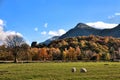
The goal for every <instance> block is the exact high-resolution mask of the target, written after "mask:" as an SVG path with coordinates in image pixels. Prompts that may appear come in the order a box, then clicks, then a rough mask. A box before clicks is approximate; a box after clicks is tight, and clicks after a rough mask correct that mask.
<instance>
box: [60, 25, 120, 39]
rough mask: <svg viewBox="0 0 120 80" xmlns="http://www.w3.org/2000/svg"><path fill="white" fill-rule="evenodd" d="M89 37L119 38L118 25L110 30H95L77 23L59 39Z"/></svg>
mask: <svg viewBox="0 0 120 80" xmlns="http://www.w3.org/2000/svg"><path fill="white" fill-rule="evenodd" d="M89 35H98V36H112V37H115V38H119V37H120V24H119V25H118V26H116V27H114V28H112V29H96V28H93V27H91V26H88V25H86V24H84V23H78V24H77V25H76V26H75V27H74V28H73V29H70V30H69V31H68V32H66V33H65V34H63V35H62V36H60V37H59V39H64V38H69V37H77V36H89Z"/></svg>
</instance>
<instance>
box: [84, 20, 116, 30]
mask: <svg viewBox="0 0 120 80" xmlns="http://www.w3.org/2000/svg"><path fill="white" fill-rule="evenodd" d="M86 24H87V25H89V26H93V27H94V28H98V29H105V28H113V27H115V26H117V25H118V24H111V23H104V22H102V21H98V22H89V23H86Z"/></svg>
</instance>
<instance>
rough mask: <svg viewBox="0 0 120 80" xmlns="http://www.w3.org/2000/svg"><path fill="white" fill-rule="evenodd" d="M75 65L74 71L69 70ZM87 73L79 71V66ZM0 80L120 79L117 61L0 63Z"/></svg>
mask: <svg viewBox="0 0 120 80" xmlns="http://www.w3.org/2000/svg"><path fill="white" fill-rule="evenodd" d="M72 67H76V69H77V71H76V72H74V73H73V72H71V69H72ZM83 67H84V68H86V69H87V70H88V72H87V73H80V68H83ZM0 80H120V63H119V62H60V63H55V62H49V63H46V62H45V63H17V64H14V63H1V64H0Z"/></svg>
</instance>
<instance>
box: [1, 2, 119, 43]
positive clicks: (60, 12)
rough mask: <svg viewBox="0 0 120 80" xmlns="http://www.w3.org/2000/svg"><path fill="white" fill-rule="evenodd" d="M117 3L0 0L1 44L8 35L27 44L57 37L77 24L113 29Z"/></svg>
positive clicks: (117, 9) (116, 20) (116, 16)
mask: <svg viewBox="0 0 120 80" xmlns="http://www.w3.org/2000/svg"><path fill="white" fill-rule="evenodd" d="M119 4H120V0H0V41H1V42H2V41H4V40H5V37H6V36H7V35H9V34H16V35H20V36H23V38H24V39H25V40H26V42H27V43H28V44H31V43H32V42H33V41H37V42H38V43H39V42H43V41H45V40H47V39H48V38H51V37H53V36H60V35H62V34H64V33H65V32H66V31H68V30H69V29H71V28H74V27H75V26H76V25H77V24H78V23H85V24H87V25H90V26H93V27H95V28H100V29H104V28H113V27H115V26H117V25H118V24H119V23H120V5H119Z"/></svg>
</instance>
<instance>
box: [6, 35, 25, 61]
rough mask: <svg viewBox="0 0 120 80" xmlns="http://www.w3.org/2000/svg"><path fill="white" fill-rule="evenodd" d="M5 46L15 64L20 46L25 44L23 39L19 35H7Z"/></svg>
mask: <svg viewBox="0 0 120 80" xmlns="http://www.w3.org/2000/svg"><path fill="white" fill-rule="evenodd" d="M5 42H6V46H7V48H9V49H10V50H11V51H12V55H13V56H14V63H17V57H18V54H19V51H20V49H21V46H22V45H23V44H25V41H24V39H23V37H21V36H19V35H9V36H7V37H6V39H5Z"/></svg>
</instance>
